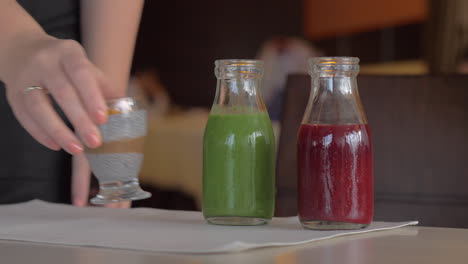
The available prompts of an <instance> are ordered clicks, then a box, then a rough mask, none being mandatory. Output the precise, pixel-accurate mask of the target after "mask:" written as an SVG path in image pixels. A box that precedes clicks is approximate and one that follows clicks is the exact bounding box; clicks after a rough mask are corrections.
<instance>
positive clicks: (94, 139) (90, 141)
mask: <svg viewBox="0 0 468 264" xmlns="http://www.w3.org/2000/svg"><path fill="white" fill-rule="evenodd" d="M86 143H87V145H88V147H90V148H95V147H98V146H99V145H100V144H101V140H100V139H99V137H98V135H96V134H94V133H92V134H88V135H87V136H86Z"/></svg>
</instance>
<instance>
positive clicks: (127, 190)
mask: <svg viewBox="0 0 468 264" xmlns="http://www.w3.org/2000/svg"><path fill="white" fill-rule="evenodd" d="M149 197H151V193H149V192H146V191H143V190H142V189H141V187H140V185H139V183H138V180H136V181H135V180H134V181H128V182H121V181H116V182H111V183H104V184H100V185H99V193H98V194H97V195H96V197H94V198H92V199H91V203H92V204H98V205H99V204H108V203H117V202H123V201H134V200H142V199H146V198H149Z"/></svg>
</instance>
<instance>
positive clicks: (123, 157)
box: [85, 97, 151, 204]
mask: <svg viewBox="0 0 468 264" xmlns="http://www.w3.org/2000/svg"><path fill="white" fill-rule="evenodd" d="M107 107H108V115H109V118H108V122H107V123H105V124H103V125H101V126H100V127H99V130H100V131H101V137H102V141H103V144H102V145H101V146H100V147H98V148H95V149H89V148H87V149H86V150H85V154H86V157H87V158H88V161H89V164H90V166H91V170H92V171H93V173H94V175H95V176H96V178H97V179H98V181H99V193H98V194H97V195H96V197H94V198H92V199H91V203H93V204H107V203H113V202H121V201H129V200H141V199H146V198H149V197H151V193H149V192H145V191H143V190H142V189H141V187H140V184H139V182H138V173H139V172H140V169H141V165H142V162H143V146H144V139H145V136H146V122H147V121H146V110H145V109H144V107H143V106H142V104H141V103H140V102H139V101H138V100H136V99H135V98H131V97H124V98H117V99H112V100H109V101H107Z"/></svg>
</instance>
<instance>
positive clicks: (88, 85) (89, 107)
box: [62, 49, 107, 124]
mask: <svg viewBox="0 0 468 264" xmlns="http://www.w3.org/2000/svg"><path fill="white" fill-rule="evenodd" d="M62 65H63V68H64V70H65V73H66V74H67V76H68V78H69V79H70V81H71V83H72V84H73V86H74V87H75V90H76V92H77V94H78V96H79V98H80V99H81V102H82V103H83V105H84V106H85V108H86V111H87V113H88V114H89V116H90V117H91V118H92V119H93V121H94V122H95V123H97V124H103V123H105V122H106V121H107V106H106V102H105V100H104V96H103V94H102V90H101V88H100V87H99V85H100V83H99V81H98V78H102V76H100V77H98V76H97V72H96V69H95V66H94V65H93V64H91V62H90V61H89V60H88V59H87V58H86V55H85V54H84V52H83V51H81V49H76V50H74V51H73V52H72V53H70V54H68V55H67V56H65V57H64V58H63V60H62Z"/></svg>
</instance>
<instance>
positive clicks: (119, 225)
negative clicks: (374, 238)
mask: <svg viewBox="0 0 468 264" xmlns="http://www.w3.org/2000/svg"><path fill="white" fill-rule="evenodd" d="M416 224H417V222H401V223H386V222H374V223H372V224H371V225H370V226H369V227H367V228H365V229H360V230H351V231H312V230H305V229H303V228H302V227H301V225H300V223H299V220H298V219H297V217H287V218H274V219H273V220H272V222H271V223H270V224H268V225H263V226H248V227H245V226H244V227H242V226H216V225H209V224H206V222H205V221H204V219H203V216H202V215H201V213H199V212H186V211H168V210H159V209H149V208H137V209H107V208H96V207H88V208H76V207H72V206H69V205H61V204H52V203H46V202H43V201H38V200H35V201H31V202H27V203H22V204H16V205H2V206H0V239H5V240H19V241H30V242H41V243H53V244H62V245H74V246H92V247H106V248H118V249H131V250H145V251H153V252H173V253H217V252H229V251H242V250H247V249H252V248H259V247H268V246H285V245H297V244H303V243H307V242H311V241H316V240H321V239H326V238H331V237H336V236H342V235H349V234H357V233H365V232H371V231H377V230H386V229H393V228H398V227H403V226H407V225H416Z"/></svg>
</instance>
